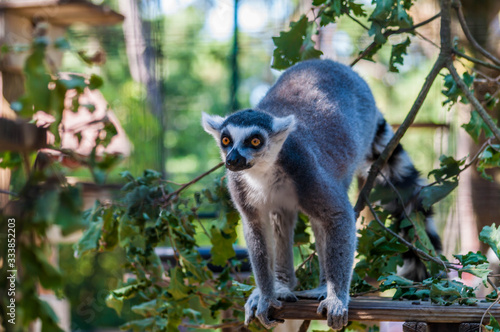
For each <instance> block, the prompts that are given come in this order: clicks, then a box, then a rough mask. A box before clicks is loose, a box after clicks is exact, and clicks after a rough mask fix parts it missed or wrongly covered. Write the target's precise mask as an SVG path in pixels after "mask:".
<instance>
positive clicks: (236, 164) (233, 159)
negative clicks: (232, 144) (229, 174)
mask: <svg viewBox="0 0 500 332" xmlns="http://www.w3.org/2000/svg"><path fill="white" fill-rule="evenodd" d="M226 167H227V168H228V169H229V170H231V171H241V170H243V169H246V168H248V166H247V159H246V158H245V157H243V156H242V155H241V154H240V153H239V152H238V150H231V151H230V152H229V154H228V155H227V157H226Z"/></svg>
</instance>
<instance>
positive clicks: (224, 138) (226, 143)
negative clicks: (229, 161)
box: [222, 136, 231, 146]
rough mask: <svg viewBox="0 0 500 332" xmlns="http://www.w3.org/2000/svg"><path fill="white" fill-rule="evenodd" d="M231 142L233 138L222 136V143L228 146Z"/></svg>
mask: <svg viewBox="0 0 500 332" xmlns="http://www.w3.org/2000/svg"><path fill="white" fill-rule="evenodd" d="M229 143H231V140H230V139H229V137H227V136H226V137H223V138H222V145H224V146H227V145H229Z"/></svg>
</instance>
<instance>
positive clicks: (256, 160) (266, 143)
mask: <svg viewBox="0 0 500 332" xmlns="http://www.w3.org/2000/svg"><path fill="white" fill-rule="evenodd" d="M202 123H203V128H204V129H205V131H207V132H208V133H209V134H211V135H212V136H213V137H214V138H215V140H216V141H217V142H218V144H219V147H220V149H221V156H222V160H223V161H224V162H225V163H226V168H227V169H228V170H230V171H232V172H239V171H243V170H246V169H249V168H252V167H268V166H271V165H272V164H273V163H274V161H275V160H276V159H277V157H278V153H279V151H280V150H281V147H282V146H283V143H284V142H285V140H286V138H287V137H288V134H289V133H290V132H292V131H293V130H294V128H295V119H294V117H293V116H288V117H285V118H277V117H273V116H271V115H269V114H267V113H263V112H258V111H253V110H245V111H240V112H237V113H234V114H232V115H230V116H228V117H226V118H221V117H220V116H210V115H208V114H206V113H203V120H202Z"/></svg>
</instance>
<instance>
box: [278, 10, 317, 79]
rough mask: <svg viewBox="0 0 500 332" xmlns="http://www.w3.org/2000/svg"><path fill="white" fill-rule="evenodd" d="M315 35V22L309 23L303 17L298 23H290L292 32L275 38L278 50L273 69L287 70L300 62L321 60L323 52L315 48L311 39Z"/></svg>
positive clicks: (281, 33)
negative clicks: (314, 59)
mask: <svg viewBox="0 0 500 332" xmlns="http://www.w3.org/2000/svg"><path fill="white" fill-rule="evenodd" d="M313 33H314V22H309V21H308V19H307V17H306V16H305V15H302V17H301V18H300V19H299V20H298V21H297V22H292V23H290V31H288V32H284V31H282V32H280V35H279V37H273V42H274V45H275V46H276V49H275V50H274V53H273V65H272V67H273V68H274V69H286V68H288V67H290V66H292V65H293V64H295V63H297V62H299V61H302V60H307V59H313V58H319V57H320V56H321V55H322V54H323V52H321V51H319V50H317V49H315V48H314V42H313V41H312V39H311V37H312V35H313Z"/></svg>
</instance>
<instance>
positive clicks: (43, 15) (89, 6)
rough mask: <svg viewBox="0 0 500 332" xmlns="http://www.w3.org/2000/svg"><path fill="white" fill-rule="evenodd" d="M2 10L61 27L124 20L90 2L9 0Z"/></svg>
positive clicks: (107, 8) (107, 23)
mask: <svg viewBox="0 0 500 332" xmlns="http://www.w3.org/2000/svg"><path fill="white" fill-rule="evenodd" d="M0 10H5V11H6V12H7V13H12V14H15V15H19V16H23V17H27V18H29V19H30V20H33V19H42V20H45V21H48V22H49V23H51V24H54V25H60V26H69V25H71V24H74V23H85V24H88V25H114V24H117V23H121V22H123V19H124V17H123V15H121V14H119V13H117V12H115V11H114V10H111V9H110V8H109V7H107V6H100V5H96V4H94V3H92V2H90V1H88V0H45V1H42V0H21V1H20V0H15V1H13V0H7V1H1V2H0Z"/></svg>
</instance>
